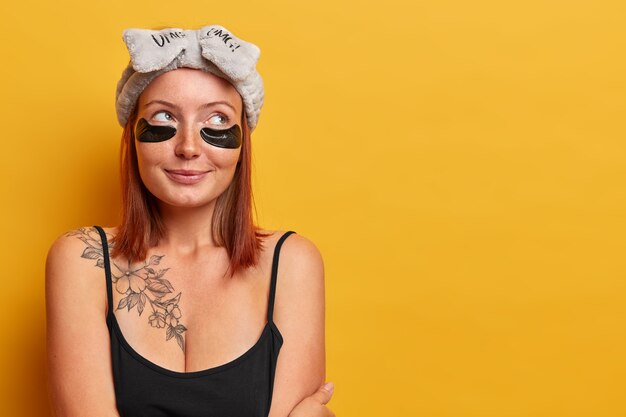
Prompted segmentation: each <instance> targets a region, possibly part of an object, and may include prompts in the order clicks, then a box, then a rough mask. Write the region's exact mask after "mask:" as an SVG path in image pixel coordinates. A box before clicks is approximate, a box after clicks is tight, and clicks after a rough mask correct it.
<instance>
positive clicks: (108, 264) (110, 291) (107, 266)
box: [94, 226, 113, 316]
mask: <svg viewBox="0 0 626 417" xmlns="http://www.w3.org/2000/svg"><path fill="white" fill-rule="evenodd" d="M94 227H95V228H96V230H97V231H98V233H99V234H100V239H101V240H102V255H103V256H104V275H105V277H106V282H107V304H108V306H109V307H108V311H107V316H108V315H109V314H113V283H112V281H111V261H110V259H109V244H108V242H107V237H106V233H105V232H104V229H102V227H100V226H94Z"/></svg>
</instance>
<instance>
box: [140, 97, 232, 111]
mask: <svg viewBox="0 0 626 417" xmlns="http://www.w3.org/2000/svg"><path fill="white" fill-rule="evenodd" d="M152 104H162V105H164V106H168V107H171V108H173V109H176V110H180V107H179V106H177V105H176V104H174V103H170V102H169V101H165V100H152V101H150V102H148V103H146V104H144V107H148V106H150V105H152ZM216 104H224V105H226V106H228V107H230V108H231V109H233V111H234V112H235V113H236V112H237V110H236V109H235V107H234V106H233V105H232V104H230V103H229V102H227V101H212V102H210V103H205V104H203V105H201V106H200V107H199V108H200V109H204V108H207V107H213V106H215V105H216Z"/></svg>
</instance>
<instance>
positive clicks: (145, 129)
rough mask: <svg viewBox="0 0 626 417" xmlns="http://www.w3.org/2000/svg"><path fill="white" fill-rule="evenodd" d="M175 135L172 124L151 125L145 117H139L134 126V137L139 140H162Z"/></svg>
mask: <svg viewBox="0 0 626 417" xmlns="http://www.w3.org/2000/svg"><path fill="white" fill-rule="evenodd" d="M174 135H176V128H175V127H174V126H158V125H151V124H150V123H148V122H147V121H146V119H144V118H141V119H139V121H138V122H137V126H135V137H136V138H137V139H138V140H139V142H163V141H165V140H168V139H171V138H173V137H174Z"/></svg>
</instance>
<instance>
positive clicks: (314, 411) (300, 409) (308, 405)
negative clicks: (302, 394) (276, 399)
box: [289, 383, 335, 417]
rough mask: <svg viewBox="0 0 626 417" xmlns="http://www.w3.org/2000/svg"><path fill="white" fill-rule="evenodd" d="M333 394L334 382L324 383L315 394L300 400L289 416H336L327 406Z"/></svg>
mask: <svg viewBox="0 0 626 417" xmlns="http://www.w3.org/2000/svg"><path fill="white" fill-rule="evenodd" d="M329 385H330V386H329ZM332 395H333V385H332V383H329V384H324V385H322V386H321V387H319V388H318V390H317V392H315V394H313V395H311V396H309V397H306V398H305V399H304V400H302V401H300V403H299V404H298V405H296V408H294V409H293V410H292V411H291V413H289V417H335V413H333V412H332V411H331V410H330V409H329V408H328V407H326V404H328V402H329V401H330V397H332Z"/></svg>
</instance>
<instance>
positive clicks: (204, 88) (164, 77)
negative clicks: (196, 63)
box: [138, 68, 243, 114]
mask: <svg viewBox="0 0 626 417" xmlns="http://www.w3.org/2000/svg"><path fill="white" fill-rule="evenodd" d="M152 100H166V101H169V102H171V103H174V104H177V105H179V106H180V107H189V108H191V107H194V106H195V107H199V106H201V105H203V104H206V103H211V102H216V101H225V102H228V103H230V104H231V105H232V106H233V107H234V108H235V109H236V110H237V114H241V111H242V106H243V103H242V99H241V96H240V95H239V93H238V92H237V90H236V89H235V87H233V85H232V84H231V83H230V82H228V81H227V80H225V79H223V78H220V77H218V76H217V75H214V74H211V73H209V72H205V71H202V70H199V69H193V68H178V69H175V70H173V71H168V72H166V73H164V74H161V75H159V76H158V77H156V78H155V79H154V80H152V82H150V84H148V86H147V87H146V88H145V89H144V90H143V92H142V93H141V94H140V95H139V99H138V104H139V107H140V108H142V107H143V106H144V105H145V103H148V102H149V101H152Z"/></svg>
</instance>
